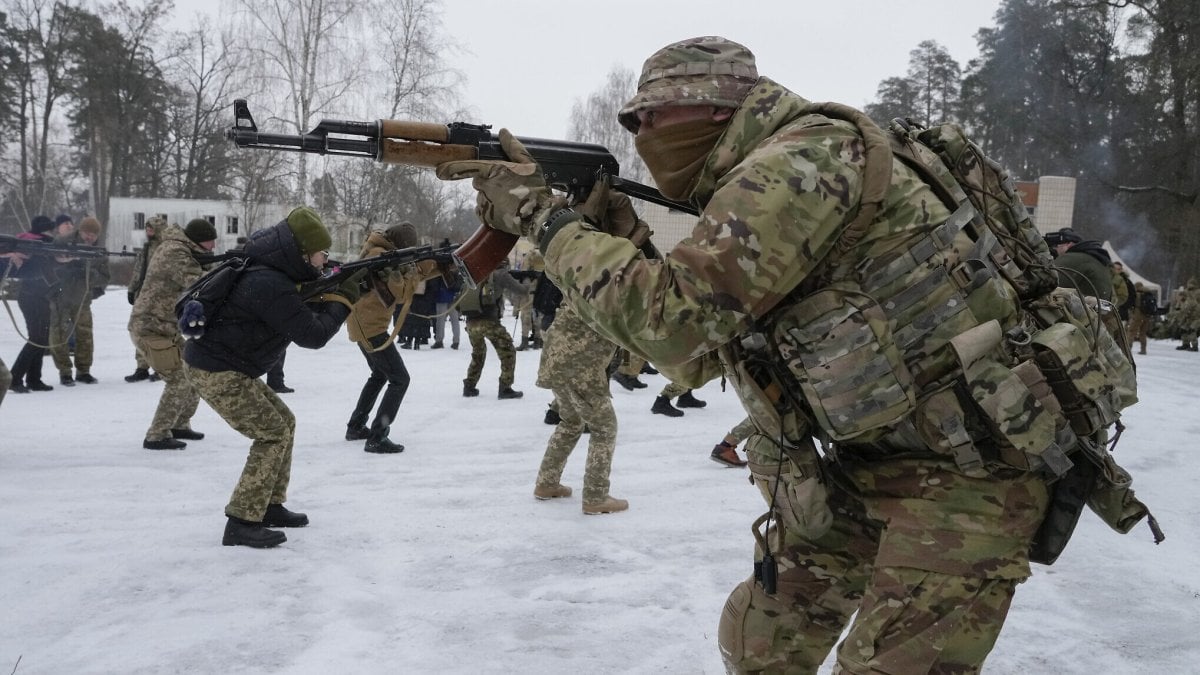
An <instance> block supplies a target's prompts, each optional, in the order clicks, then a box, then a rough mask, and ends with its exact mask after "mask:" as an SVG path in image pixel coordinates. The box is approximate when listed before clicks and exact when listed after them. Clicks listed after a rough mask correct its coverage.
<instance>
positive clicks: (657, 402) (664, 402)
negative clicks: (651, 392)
mask: <svg viewBox="0 0 1200 675" xmlns="http://www.w3.org/2000/svg"><path fill="white" fill-rule="evenodd" d="M650 412H652V413H654V414H656V415H666V416H667V417H683V411H682V410H680V409H678V408H676V407H675V406H673V405H671V399H669V398H667V397H666V396H659V397H658V398H656V399H654V405H653V406H651V407H650Z"/></svg>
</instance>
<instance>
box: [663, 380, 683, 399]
mask: <svg viewBox="0 0 1200 675" xmlns="http://www.w3.org/2000/svg"><path fill="white" fill-rule="evenodd" d="M688 391H690V390H689V389H688V388H687V387H685V386H683V385H682V384H675V383H674V382H667V386H665V387H663V388H662V391H660V392H658V395H659V396H662V397H664V398H677V397H679V396H683V395H684V394H686V393H688Z"/></svg>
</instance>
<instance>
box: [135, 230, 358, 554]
mask: <svg viewBox="0 0 1200 675" xmlns="http://www.w3.org/2000/svg"><path fill="white" fill-rule="evenodd" d="M330 241H331V240H330V237H329V230H328V229H326V227H325V224H324V223H323V222H321V218H320V216H318V215H317V214H316V212H314V211H313V210H312V209H310V208H308V207H299V208H297V209H293V210H292V212H291V213H289V214H288V216H287V218H285V219H284V220H281V221H280V222H278V223H276V224H275V225H274V226H272V227H269V228H266V229H262V230H258V231H257V232H255V233H254V234H252V235H250V238H249V240H247V242H246V247H245V249H244V252H245V254H246V257H247V259H248V260H249V261H250V263H251V264H250V266H249V267H248V268H247V269H245V270H244V271H243V272H241V274H240V275H239V276H238V278H237V280H236V281H235V282H234V285H233V287H232V288H231V289H230V290H229V294H228V295H227V296H226V297H225V299H224V301H223V302H222V303H221V304H220V305H219V306H218V307H217V308H216V309H215V310H214V312H213V316H208V317H206V321H205V325H204V334H203V335H202V336H201V337H199V338H197V339H194V340H188V343H187V348H186V350H185V352H184V358H185V359H186V360H187V365H188V371H189V373H190V375H191V377H192V379H193V380H194V381H195V383H196V389H197V390H199V392H200V395H201V396H202V397H203V398H204V400H205V401H206V402H207V403H208V404H209V405H210V406H212V408H213V410H215V411H217V414H218V415H220V416H221V418H222V419H224V420H225V421H226V422H228V423H229V426H231V427H233V429H234V430H236V431H237V432H238V433H240V434H242V435H243V436H246V437H247V438H250V439H252V440H253V442H252V443H251V444H250V453H249V455H248V456H247V457H246V464H245V466H244V467H243V469H242V475H241V477H240V478H239V479H238V483H237V486H236V487H235V488H234V490H233V494H232V496H230V498H229V503H228V504H226V505H225V515H226V518H227V520H226V523H225V533H224V535H223V536H222V538H221V543H222V544H223V545H225V546H252V547H255V548H271V547H274V546H278V545H279V544H282V543H283V542H285V541H287V536H286V535H284V534H283V533H282V532H280V531H278V530H272V529H268V528H271V527H304V526H305V525H308V516H307V515H305V514H303V513H296V512H294V511H291V510H289V509H288V508H287V507H285V506H284V505H283V503H284V502H285V501H287V489H288V484H289V483H290V481H291V476H292V446H293V445H294V444H295V440H296V416H295V415H293V414H292V411H291V410H290V409H288V407H287V404H285V403H284V402H283V399H281V398H280V397H279V395H278V394H276V393H275V392H274V391H272V390H271V388H270V387H269V386H268V385H267V383H266V382H263V381H262V380H261V379H259V378H261V377H262V376H263V374H264V373H266V372H267V371H268V370H269V369H270V368H271V366H273V365H274V364H275V363H276V362H277V361H278V360H279V356H280V354H282V353H283V350H284V349H286V348H287V346H288V344H290V343H292V342H295V343H296V344H297V345H299V346H301V347H304V348H306V349H319V348H321V347H323V346H325V345H326V344H327V343H328V342H329V340H330V339H331V338H332V337H333V336H334V335H336V334H337V332H338V330H340V329H341V327H342V323H343V322H345V320H346V317H347V316H349V314H350V307H351V306H352V304H353V303H354V301H356V300H358V297H359V292H358V280H357V279H348V280H346V282H345V283H343V285H342V286H341V287H339V288H338V289H337V290H336V292H335V293H326V294H325V295H324V296H320V297H317V298H314V299H313V300H312V301H309V302H306V301H305V300H304V299H302V298H301V297H300V293H299V291H298V284H302V283H304V282H307V281H314V280H316V279H318V278H319V277H320V276H321V269H322V268H323V267H324V265H325V263H326V262H327V261H328V253H327V249H328V248H329V244H330ZM163 245H164V246H166V244H165V243H164V244H163ZM164 252H165V251H160V252H159V253H158V254H157V255H155V257H154V262H157V261H158V259H159V258H160V257H161V256H162V255H163V253H164ZM151 264H152V265H153V264H154V263H151Z"/></svg>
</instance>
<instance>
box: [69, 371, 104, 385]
mask: <svg viewBox="0 0 1200 675" xmlns="http://www.w3.org/2000/svg"><path fill="white" fill-rule="evenodd" d="M75 381H76V382H81V383H83V384H99V383H100V380H97V379H96V378H94V377H92V374H91V373H75Z"/></svg>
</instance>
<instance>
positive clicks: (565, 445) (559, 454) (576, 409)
mask: <svg viewBox="0 0 1200 675" xmlns="http://www.w3.org/2000/svg"><path fill="white" fill-rule="evenodd" d="M584 375H586V373H585V374H584ZM596 375H597V376H596V377H581V378H580V380H579V381H578V383H573V384H571V385H569V386H564V387H554V388H552V389H551V391H552V392H554V404H553V405H552V406H551V408H553V407H554V405H557V407H558V415H559V417H560V418H561V420H562V421H560V422H559V423H558V426H556V427H554V432H553V433H551V434H550V441H549V442H548V443H547V444H546V454H545V455H544V456H543V457H542V465H541V467H540V468H539V469H538V475H537V485H538V486H539V487H547V486H551V485H557V484H558V483H559V482H560V481H561V480H562V474H563V469H565V468H566V466H567V458H568V457H570V456H571V451H572V450H574V449H575V445H576V444H577V443H578V442H579V438H580V436H582V435H583V428H584V426H587V428H588V430H589V431H590V432H591V433H590V435H589V438H588V452H587V462H586V463H585V464H584V469H583V501H584V502H585V503H589V502H599V501H603V500H604V498H605V497H606V496H608V487H609V480H608V476H609V474H610V473H611V472H612V457H613V452H614V451H615V450H616V448H617V413H616V411H615V410H613V405H612V395H611V394H610V393H609V391H608V379H607V378H604V377H602V375H603V373H602V372H598V373H596Z"/></svg>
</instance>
